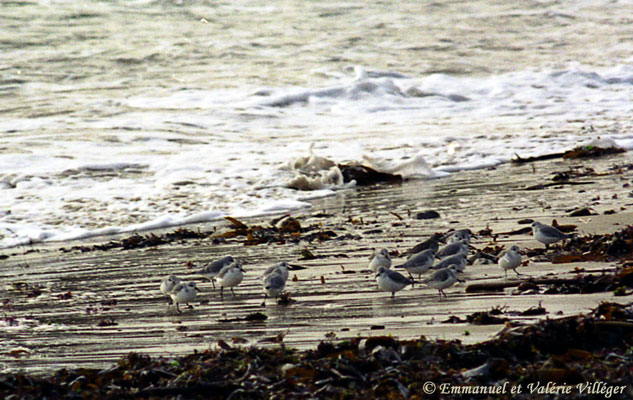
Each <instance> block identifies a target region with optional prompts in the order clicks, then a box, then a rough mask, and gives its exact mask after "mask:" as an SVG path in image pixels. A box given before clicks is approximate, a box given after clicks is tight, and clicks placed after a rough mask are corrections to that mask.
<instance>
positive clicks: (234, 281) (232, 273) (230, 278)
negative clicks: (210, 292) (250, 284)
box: [216, 262, 244, 299]
mask: <svg viewBox="0 0 633 400" xmlns="http://www.w3.org/2000/svg"><path fill="white" fill-rule="evenodd" d="M216 278H217V279H218V285H220V298H222V299H223V298H224V293H223V291H224V288H225V287H227V288H230V289H231V293H232V294H233V297H235V292H234V291H233V288H234V287H235V286H237V285H239V284H240V283H242V280H243V279H244V269H243V268H242V265H241V264H240V263H237V262H234V263H233V264H229V265H227V266H226V267H224V268H222V269H221V270H220V272H219V273H218V275H217V276H216Z"/></svg>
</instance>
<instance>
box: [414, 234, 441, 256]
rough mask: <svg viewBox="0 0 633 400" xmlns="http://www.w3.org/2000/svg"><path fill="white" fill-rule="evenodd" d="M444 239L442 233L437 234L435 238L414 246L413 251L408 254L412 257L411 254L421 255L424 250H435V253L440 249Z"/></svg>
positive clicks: (432, 237)
mask: <svg viewBox="0 0 633 400" xmlns="http://www.w3.org/2000/svg"><path fill="white" fill-rule="evenodd" d="M441 238H442V234H441V233H435V234H434V235H433V236H431V237H430V238H428V239H426V240H425V241H424V242H420V243H418V244H416V245H415V246H413V248H412V249H409V250H407V254H409V255H411V254H417V253H420V252H422V251H424V250H433V251H437V250H438V249H439V247H440V245H439V244H438V243H439V241H440V239H441Z"/></svg>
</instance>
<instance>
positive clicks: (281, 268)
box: [262, 261, 290, 281]
mask: <svg viewBox="0 0 633 400" xmlns="http://www.w3.org/2000/svg"><path fill="white" fill-rule="evenodd" d="M289 268H290V265H289V264H288V263H287V262H285V261H282V262H280V263H279V264H275V265H273V266H272V267H268V268H266V271H264V274H263V275H262V278H265V277H266V276H267V275H271V274H272V273H275V272H276V273H278V274H279V275H281V277H282V278H283V279H284V281H287V280H288V275H289V271H288V269H289Z"/></svg>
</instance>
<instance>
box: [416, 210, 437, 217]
mask: <svg viewBox="0 0 633 400" xmlns="http://www.w3.org/2000/svg"><path fill="white" fill-rule="evenodd" d="M435 218H440V213H438V212H437V211H435V210H428V211H423V212H419V213H417V214H416V215H415V219H435Z"/></svg>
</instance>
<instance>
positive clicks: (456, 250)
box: [435, 239, 468, 258]
mask: <svg viewBox="0 0 633 400" xmlns="http://www.w3.org/2000/svg"><path fill="white" fill-rule="evenodd" d="M456 254H461V255H467V254H468V243H467V242H466V241H465V239H461V240H459V241H457V242H452V243H449V244H446V245H444V246H442V247H441V248H440V249H439V250H438V251H437V253H435V257H437V258H445V257H448V256H454V255H456Z"/></svg>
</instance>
